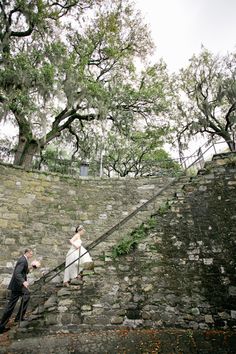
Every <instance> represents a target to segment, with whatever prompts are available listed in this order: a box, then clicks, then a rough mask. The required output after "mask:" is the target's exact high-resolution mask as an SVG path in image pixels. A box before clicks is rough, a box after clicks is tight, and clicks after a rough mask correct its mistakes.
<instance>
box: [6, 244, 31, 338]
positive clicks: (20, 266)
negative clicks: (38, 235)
mask: <svg viewBox="0 0 236 354" xmlns="http://www.w3.org/2000/svg"><path fill="white" fill-rule="evenodd" d="M32 256H33V251H32V250H31V249H26V250H25V252H24V255H23V256H21V257H20V258H19V259H18V261H17V263H16V266H15V268H14V272H13V275H12V278H11V281H10V284H9V286H8V289H10V290H11V296H10V299H9V301H8V304H7V306H6V308H5V310H4V312H3V316H2V319H1V321H0V333H3V332H6V331H8V330H9V328H6V324H7V322H8V321H9V319H10V317H11V315H12V313H13V311H14V308H15V306H16V303H17V301H18V299H19V297H21V304H20V308H19V311H18V313H17V315H16V318H15V322H19V321H24V315H25V312H26V309H27V306H28V302H29V299H30V292H29V289H28V287H29V283H28V282H27V274H28V273H29V265H28V260H29V259H30V258H31V257H32Z"/></svg>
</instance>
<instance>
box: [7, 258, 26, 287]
mask: <svg viewBox="0 0 236 354" xmlns="http://www.w3.org/2000/svg"><path fill="white" fill-rule="evenodd" d="M28 273H29V266H28V261H27V259H26V257H25V256H21V257H20V258H19V259H18V261H17V262H16V265H15V268H14V272H13V275H12V278H11V281H10V283H9V285H8V289H10V290H12V291H22V286H23V283H24V281H26V280H27V274H28Z"/></svg>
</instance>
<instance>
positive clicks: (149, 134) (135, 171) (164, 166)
mask: <svg viewBox="0 0 236 354" xmlns="http://www.w3.org/2000/svg"><path fill="white" fill-rule="evenodd" d="M166 134H167V129H166V128H160V129H147V130H145V131H135V132H133V133H132V134H131V135H130V136H129V137H126V138H125V137H122V136H119V135H117V134H114V133H113V134H110V135H109V137H108V139H107V144H106V146H107V148H106V149H105V155H104V160H103V161H104V162H103V167H104V171H105V173H107V175H108V176H111V175H112V174H113V173H115V174H118V175H119V176H120V177H125V176H128V175H131V176H132V175H133V176H135V177H137V176H155V175H162V174H165V172H166V171H168V174H170V173H171V172H173V171H174V172H177V171H178V170H179V169H180V166H179V165H178V164H177V163H176V162H175V161H173V160H172V159H171V157H170V155H169V154H168V153H167V152H166V151H165V150H164V149H163V143H164V137H165V136H166Z"/></svg>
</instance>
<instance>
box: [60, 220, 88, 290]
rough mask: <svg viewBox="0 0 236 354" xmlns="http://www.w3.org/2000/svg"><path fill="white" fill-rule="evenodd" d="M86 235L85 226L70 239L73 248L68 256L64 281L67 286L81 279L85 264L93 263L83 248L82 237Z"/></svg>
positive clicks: (77, 230) (78, 229)
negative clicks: (80, 274) (72, 281)
mask: <svg viewBox="0 0 236 354" xmlns="http://www.w3.org/2000/svg"><path fill="white" fill-rule="evenodd" d="M84 233H85V230H84V228H83V226H82V225H79V226H77V228H76V230H75V235H74V236H73V237H72V238H71V239H70V243H71V247H70V249H69V251H68V253H67V255H66V268H65V272H64V280H63V284H64V285H65V286H68V285H69V281H70V280H71V279H75V278H77V277H79V273H80V272H81V271H82V270H83V264H84V263H90V262H92V258H91V256H90V254H89V253H88V252H87V250H86V249H85V248H84V247H83V246H82V241H81V236H82V235H83V234H84ZM79 257H80V258H79ZM78 258H79V259H78ZM72 262H73V263H72ZM71 263H72V264H71ZM69 264H71V265H69Z"/></svg>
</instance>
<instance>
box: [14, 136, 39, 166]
mask: <svg viewBox="0 0 236 354" xmlns="http://www.w3.org/2000/svg"><path fill="white" fill-rule="evenodd" d="M37 152H39V146H38V144H37V141H36V140H34V139H30V140H28V139H27V138H26V137H23V136H21V137H20V138H19V142H18V146H17V149H16V153H15V158H14V165H17V166H22V167H25V168H32V167H33V158H34V156H35V155H36V154H37ZM36 167H37V166H36Z"/></svg>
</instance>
